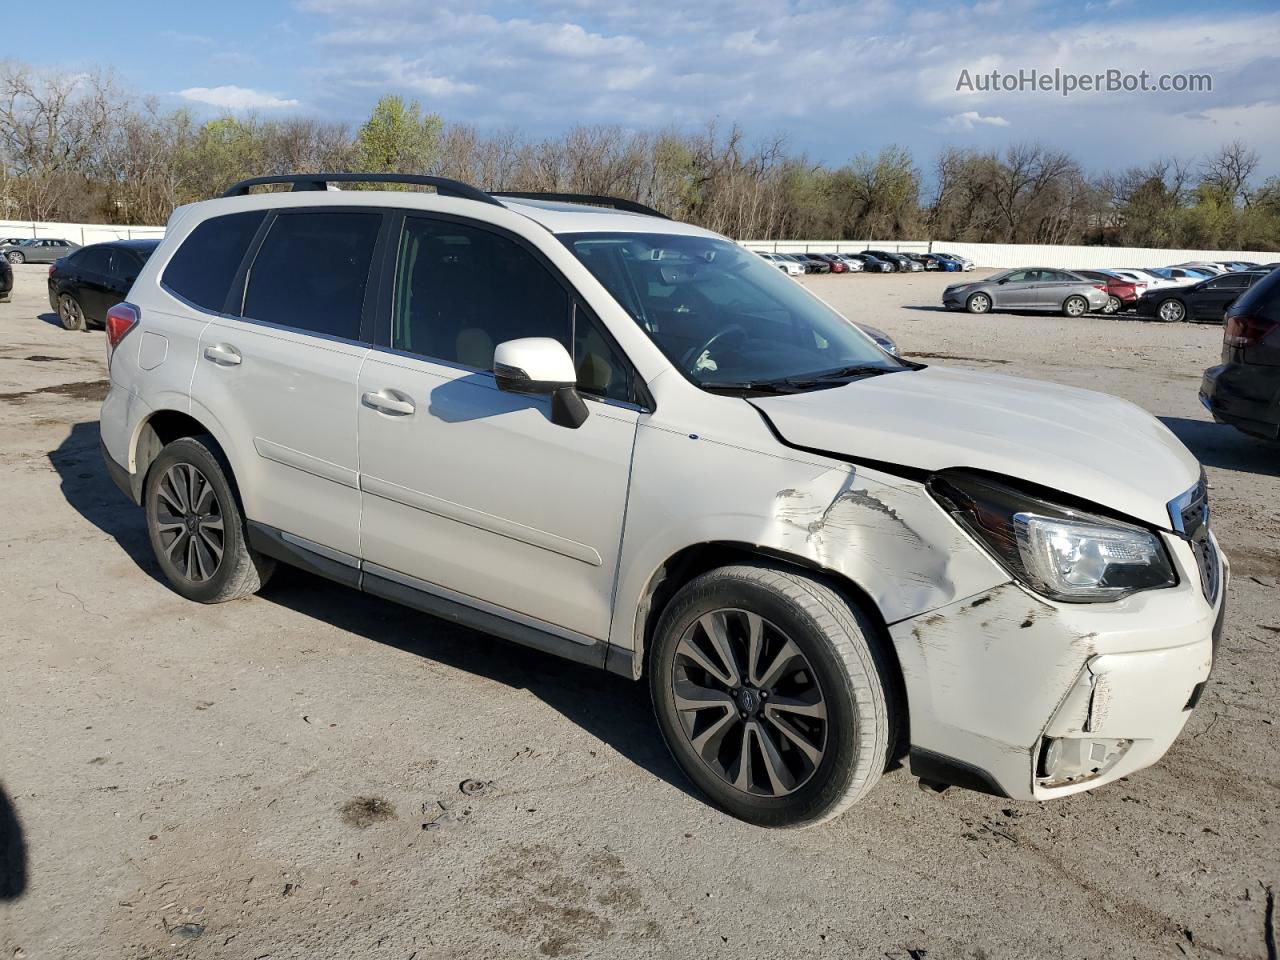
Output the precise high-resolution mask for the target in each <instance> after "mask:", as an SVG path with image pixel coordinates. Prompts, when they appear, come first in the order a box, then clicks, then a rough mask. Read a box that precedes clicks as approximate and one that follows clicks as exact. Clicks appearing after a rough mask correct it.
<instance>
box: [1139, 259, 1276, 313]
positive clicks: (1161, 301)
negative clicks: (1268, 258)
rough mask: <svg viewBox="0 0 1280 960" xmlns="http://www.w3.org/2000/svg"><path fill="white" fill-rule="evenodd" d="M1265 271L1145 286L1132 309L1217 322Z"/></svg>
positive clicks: (1225, 274)
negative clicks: (1153, 287)
mask: <svg viewBox="0 0 1280 960" xmlns="http://www.w3.org/2000/svg"><path fill="white" fill-rule="evenodd" d="M1266 275H1267V274H1266V271H1263V270H1249V271H1245V272H1243V273H1224V274H1222V275H1221V276H1217V277H1210V278H1209V279H1208V280H1201V281H1200V282H1199V283H1193V284H1190V285H1187V286H1182V287H1173V288H1163V289H1159V290H1149V291H1147V292H1146V293H1145V294H1143V295H1142V296H1141V297H1139V298H1138V302H1137V304H1136V306H1135V309H1136V310H1137V313H1138V315H1139V316H1143V317H1153V318H1155V319H1157V320H1163V321H1164V322H1166V323H1180V322H1181V321H1183V320H1209V321H1212V322H1214V323H1220V322H1221V321H1222V318H1223V315H1224V314H1225V312H1226V309H1227V307H1228V306H1230V305H1231V303H1233V302H1234V301H1235V299H1236V298H1237V297H1239V296H1240V295H1241V294H1242V293H1244V292H1245V291H1246V290H1248V289H1249V287H1251V286H1252V285H1253V284H1254V283H1256V282H1257V281H1258V280H1261V279H1262V278H1263V277H1265V276H1266Z"/></svg>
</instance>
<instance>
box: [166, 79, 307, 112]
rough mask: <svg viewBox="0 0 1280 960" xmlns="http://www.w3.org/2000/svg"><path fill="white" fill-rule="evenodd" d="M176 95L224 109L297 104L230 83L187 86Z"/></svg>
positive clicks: (268, 107) (272, 108) (263, 107)
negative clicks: (215, 85)
mask: <svg viewBox="0 0 1280 960" xmlns="http://www.w3.org/2000/svg"><path fill="white" fill-rule="evenodd" d="M178 96H180V97H182V99H184V100H190V101H192V102H193V103H207V104H209V106H211V107H221V108H222V109H224V110H274V109H276V108H278V107H296V106H298V101H297V100H292V99H289V100H286V99H282V98H281V97H277V96H275V95H273V94H270V93H262V92H261V91H259V90H250V89H249V88H248V87H237V86H232V85H226V86H221V87H188V88H187V89H186V90H179V91H178Z"/></svg>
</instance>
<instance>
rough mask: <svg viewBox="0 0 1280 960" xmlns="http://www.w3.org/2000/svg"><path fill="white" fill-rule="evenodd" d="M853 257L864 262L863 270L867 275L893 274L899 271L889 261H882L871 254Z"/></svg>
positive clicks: (860, 254) (858, 254)
mask: <svg viewBox="0 0 1280 960" xmlns="http://www.w3.org/2000/svg"><path fill="white" fill-rule="evenodd" d="M851 256H854V257H857V258H858V259H859V260H861V261H862V269H863V271H864V272H866V273H893V272H894V271H895V270H897V269H898V268H897V267H895V266H894V265H893V264H892V263H890V262H889V261H888V260H881V259H880V258H879V257H874V256H872V255H871V254H869V253H854V254H851Z"/></svg>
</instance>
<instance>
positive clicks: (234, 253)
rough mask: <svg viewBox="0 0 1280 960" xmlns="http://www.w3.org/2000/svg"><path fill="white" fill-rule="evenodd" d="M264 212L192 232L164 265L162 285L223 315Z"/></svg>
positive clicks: (210, 223) (208, 222)
mask: <svg viewBox="0 0 1280 960" xmlns="http://www.w3.org/2000/svg"><path fill="white" fill-rule="evenodd" d="M264 216H265V214H264V213H263V211H261V210H254V211H251V212H249V213H232V214H229V215H227V216H225V217H212V218H210V219H208V220H206V221H205V222H204V223H202V224H200V225H199V226H198V227H196V228H195V229H194V230H192V231H191V235H190V236H188V237H187V239H186V240H184V241H183V242H182V246H180V247H179V248H178V251H177V252H176V253H175V254H174V255H173V257H172V258H170V260H169V262H168V263H167V264H166V265H165V268H164V274H163V276H162V277H161V278H160V282H161V283H162V284H163V285H164V286H165V287H167V288H169V290H171V291H172V292H174V293H176V294H177V295H178V296H180V297H182V298H183V299H185V300H189V301H191V302H192V303H194V304H195V305H196V306H199V307H204V308H205V309H206V310H212V311H214V312H215V313H221V312H222V309H223V307H224V306H225V304H226V301H227V290H228V289H230V287H231V281H232V280H233V279H234V278H235V275H236V271H237V270H238V269H240V261H241V260H243V259H244V252H245V250H246V249H248V247H249V242H250V241H251V240H253V235H254V234H255V233H257V232H258V227H259V225H260V224H261V223H262V218H263V217H264Z"/></svg>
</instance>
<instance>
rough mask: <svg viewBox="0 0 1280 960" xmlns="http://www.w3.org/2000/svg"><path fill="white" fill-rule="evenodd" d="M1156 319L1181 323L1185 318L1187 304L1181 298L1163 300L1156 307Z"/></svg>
mask: <svg viewBox="0 0 1280 960" xmlns="http://www.w3.org/2000/svg"><path fill="white" fill-rule="evenodd" d="M1156 319H1158V320H1162V321H1164V322H1165V323H1181V322H1182V321H1183V320H1185V319H1187V306H1186V304H1184V303H1183V302H1182V301H1181V300H1172V299H1170V300H1165V301H1164V302H1163V303H1161V304H1160V306H1158V307H1157V308H1156Z"/></svg>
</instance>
